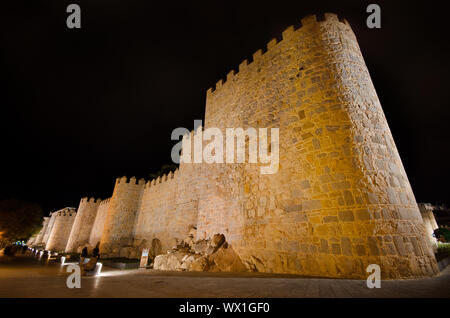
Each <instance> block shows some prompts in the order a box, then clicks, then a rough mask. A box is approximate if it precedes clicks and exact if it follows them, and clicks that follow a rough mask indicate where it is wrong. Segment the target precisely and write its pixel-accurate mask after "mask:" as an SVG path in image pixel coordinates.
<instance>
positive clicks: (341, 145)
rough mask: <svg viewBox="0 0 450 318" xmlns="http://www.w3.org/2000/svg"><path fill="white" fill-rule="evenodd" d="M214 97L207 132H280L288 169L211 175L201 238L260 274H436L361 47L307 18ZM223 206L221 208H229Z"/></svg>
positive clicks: (248, 168)
mask: <svg viewBox="0 0 450 318" xmlns="http://www.w3.org/2000/svg"><path fill="white" fill-rule="evenodd" d="M301 22H302V26H301V27H300V28H298V29H294V28H293V27H289V28H288V29H287V30H285V31H284V32H283V34H282V35H283V39H282V40H281V41H279V42H277V40H272V41H270V42H269V43H268V45H267V50H265V51H262V50H259V51H257V52H256V53H255V54H254V55H253V61H252V62H251V63H248V62H247V61H244V62H243V63H241V65H240V66H239V72H237V73H234V72H230V73H229V74H228V76H227V80H226V81H225V82H223V81H219V82H218V83H217V85H216V88H215V90H213V89H210V90H209V91H208V92H207V101H206V123H205V128H209V127H219V128H221V129H225V128H226V127H244V128H247V127H279V134H280V165H279V170H278V172H277V173H276V174H272V175H261V174H260V173H259V166H260V165H259V164H246V165H241V166H239V167H236V166H233V165H223V164H221V165H213V166H212V167H204V168H205V170H206V169H207V170H208V171H209V173H212V174H213V175H214V176H215V177H214V178H212V179H210V182H209V183H208V186H207V189H208V192H209V193H208V194H207V195H206V196H205V198H204V200H201V201H200V203H199V224H198V231H197V233H206V235H207V236H212V235H213V234H215V233H223V234H225V236H226V237H227V239H228V240H230V242H231V244H232V245H233V247H234V249H235V250H236V251H237V253H238V254H239V256H240V257H241V258H242V260H243V261H244V262H245V263H246V264H247V265H248V267H249V268H252V269H254V270H257V271H261V272H276V273H296V274H303V275H314V276H326V277H347V278H365V277H367V273H366V272H365V269H366V267H367V266H368V265H369V264H378V265H380V266H381V270H382V276H383V277H385V278H399V277H414V276H428V275H432V274H434V273H436V271H437V266H436V261H435V258H434V255H433V253H432V250H431V248H430V246H429V244H428V241H427V240H426V239H425V230H424V226H423V222H422V219H421V216H420V213H419V209H418V206H417V203H416V200H415V198H414V194H413V192H412V189H411V186H410V183H409V181H408V178H407V176H406V173H405V170H404V168H403V165H402V162H401V159H400V156H399V153H398V151H397V148H396V146H395V143H394V140H393V137H392V134H391V132H390V129H389V127H388V124H387V121H386V118H385V115H384V113H383V109H382V108H381V104H380V101H379V99H378V97H377V94H376V91H375V88H374V86H373V84H372V81H371V78H370V75H369V71H368V70H367V67H366V65H365V62H364V59H363V56H362V54H361V51H360V49H359V46H358V42H357V40H356V37H355V35H354V33H353V31H352V29H351V27H350V25H349V24H348V22H347V21H345V20H342V19H339V18H338V17H337V16H336V15H334V14H325V16H322V17H316V16H308V17H305V18H304V19H302V20H301ZM221 203H223V204H221Z"/></svg>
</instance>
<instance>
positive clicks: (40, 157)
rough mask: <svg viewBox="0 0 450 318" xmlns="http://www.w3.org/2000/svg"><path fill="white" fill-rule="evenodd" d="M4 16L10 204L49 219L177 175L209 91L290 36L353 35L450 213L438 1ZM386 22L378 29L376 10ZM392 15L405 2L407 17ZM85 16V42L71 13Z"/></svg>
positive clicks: (410, 152) (5, 184) (146, 5)
mask: <svg viewBox="0 0 450 318" xmlns="http://www.w3.org/2000/svg"><path fill="white" fill-rule="evenodd" d="M7 2H9V3H4V2H2V9H1V13H0V28H1V30H0V34H1V37H0V40H1V42H0V48H1V50H0V63H1V65H0V70H1V71H0V105H1V113H0V114H1V117H0V141H1V161H0V162H1V179H0V180H1V181H0V199H5V198H18V199H22V200H27V201H33V202H37V203H39V204H41V205H42V207H43V208H44V211H45V213H46V214H47V213H48V212H49V211H50V210H54V209H59V208H63V207H65V206H74V207H77V206H78V203H79V200H80V198H81V197H84V196H94V197H102V198H106V197H109V196H110V195H111V194H112V190H113V186H114V182H115V178H116V177H120V176H123V175H127V176H136V177H138V178H141V177H144V178H146V179H148V175H149V173H152V172H156V171H158V170H159V168H160V167H161V166H162V165H163V164H168V163H171V160H170V150H171V148H172V146H173V145H174V144H175V142H174V141H171V140H170V134H171V132H172V130H173V129H174V128H176V127H180V126H181V127H186V128H188V129H192V128H193V120H194V119H203V118H204V111H205V99H206V90H207V89H208V88H209V87H211V86H213V85H214V84H215V83H216V82H217V81H218V80H219V79H221V78H225V77H226V74H227V73H228V72H229V71H230V70H232V69H234V70H237V68H238V66H239V63H240V62H242V61H243V60H244V59H246V58H250V57H251V55H252V54H253V53H254V52H255V51H257V50H258V49H260V48H263V47H265V45H266V43H267V42H269V40H271V39H272V38H280V37H281V32H282V31H283V30H284V29H285V28H286V27H288V26H289V25H299V24H300V23H299V22H300V18H302V17H303V16H305V15H307V14H310V13H323V12H335V13H338V14H340V15H341V16H343V17H345V18H346V19H347V20H348V21H349V22H350V24H351V25H352V27H353V30H354V32H355V33H356V36H357V38H358V40H359V44H360V47H361V50H362V53H363V55H364V58H365V60H366V63H367V66H368V69H369V71H370V73H371V75H372V79H373V82H374V85H375V88H376V90H377V93H378V96H379V98H380V100H381V104H382V106H383V109H384V112H385V114H386V117H387V119H388V122H389V125H390V127H391V130H392V133H393V135H394V140H395V142H396V144H397V147H398V150H399V152H400V155H401V157H402V159H403V163H404V166H405V169H406V172H407V174H408V177H409V179H410V182H411V185H412V187H413V190H414V193H415V195H416V199H417V201H418V202H432V203H436V202H440V203H443V202H446V203H450V202H449V200H448V196H447V190H448V188H449V186H448V185H447V184H448V182H450V173H449V171H450V169H449V158H450V153H449V148H448V140H449V136H450V132H449V131H450V130H449V127H448V126H449V124H450V118H449V117H450V111H449V94H450V87H449V84H450V81H449V75H450V59H449V50H448V49H449V44H448V37H449V35H448V34H449V32H448V31H449V30H448V29H449V28H448V26H447V25H448V12H447V11H445V10H444V9H442V8H440V7H439V6H438V3H437V2H432V1H425V2H422V3H419V2H417V3H414V2H413V1H335V0H334V1H318V0H314V1H313V0H311V1H299V0H297V1H286V2H285V1H270V2H264V1H244V0H241V1H236V2H233V1H228V0H227V1H214V0H209V1H163V2H162V3H159V4H158V3H154V2H150V1H144V0H142V1H124V0H107V1H106V0H95V1H92V0H89V1H80V0H76V1H75V0H71V1H62V0H54V1H41V0H34V1H21V0H14V1H7ZM372 2H375V3H378V4H379V5H380V6H381V10H382V25H381V29H379V30H375V29H368V28H367V26H366V24H365V20H366V17H367V16H368V14H367V13H366V7H367V5H368V4H369V3H372ZM392 2H395V4H393V3H392ZM70 3H77V4H79V5H80V6H81V16H82V17H81V25H82V28H81V29H68V28H67V26H66V18H67V16H68V14H67V13H66V7H67V5H68V4H70Z"/></svg>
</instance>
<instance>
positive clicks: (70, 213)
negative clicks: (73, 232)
mask: <svg viewBox="0 0 450 318" xmlns="http://www.w3.org/2000/svg"><path fill="white" fill-rule="evenodd" d="M55 213H56V216H73V217H75V216H76V215H77V212H76V211H75V209H73V210H60V211H56V212H55Z"/></svg>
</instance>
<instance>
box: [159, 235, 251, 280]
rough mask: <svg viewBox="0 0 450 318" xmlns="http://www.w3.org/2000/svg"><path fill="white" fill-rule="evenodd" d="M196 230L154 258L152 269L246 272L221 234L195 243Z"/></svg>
mask: <svg viewBox="0 0 450 318" xmlns="http://www.w3.org/2000/svg"><path fill="white" fill-rule="evenodd" d="M195 234H196V229H195V228H192V229H191V230H190V232H189V235H188V237H187V238H186V239H185V240H184V241H183V242H182V243H181V244H178V245H177V246H176V247H174V248H172V250H170V251H167V254H161V255H158V256H156V257H155V259H154V263H153V268H154V269H158V270H166V271H201V272H246V271H248V269H247V268H246V266H245V265H244V264H243V263H242V261H241V259H240V258H239V256H238V255H237V254H236V252H235V251H234V250H233V248H232V247H231V245H229V244H228V243H227V242H226V240H225V236H224V235H223V234H215V235H214V236H213V237H212V238H211V239H203V240H197V241H195V239H194V238H195Z"/></svg>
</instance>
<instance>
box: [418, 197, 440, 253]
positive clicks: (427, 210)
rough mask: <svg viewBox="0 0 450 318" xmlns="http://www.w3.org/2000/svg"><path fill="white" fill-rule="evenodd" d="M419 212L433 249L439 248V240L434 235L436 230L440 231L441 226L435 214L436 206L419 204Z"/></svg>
mask: <svg viewBox="0 0 450 318" xmlns="http://www.w3.org/2000/svg"><path fill="white" fill-rule="evenodd" d="M419 210H420V214H421V216H422V219H423V225H424V226H425V232H426V234H427V238H428V241H429V242H430V244H431V246H433V248H437V239H436V237H435V236H434V235H433V234H434V230H436V229H438V228H439V226H438V224H437V222H436V218H435V217H434V214H433V210H434V206H433V205H432V204H430V203H419Z"/></svg>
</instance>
